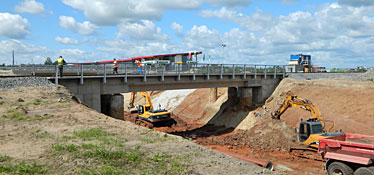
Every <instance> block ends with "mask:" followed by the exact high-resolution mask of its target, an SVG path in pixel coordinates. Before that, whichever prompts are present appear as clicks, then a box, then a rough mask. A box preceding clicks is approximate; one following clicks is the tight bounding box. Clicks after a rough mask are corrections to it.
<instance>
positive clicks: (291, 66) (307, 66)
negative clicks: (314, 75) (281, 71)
mask: <svg viewBox="0 0 374 175" xmlns="http://www.w3.org/2000/svg"><path fill="white" fill-rule="evenodd" d="M312 67H313V66H312V56H311V55H303V54H298V55H291V56H290V61H289V62H288V65H287V66H286V72H312V71H313V70H312Z"/></svg>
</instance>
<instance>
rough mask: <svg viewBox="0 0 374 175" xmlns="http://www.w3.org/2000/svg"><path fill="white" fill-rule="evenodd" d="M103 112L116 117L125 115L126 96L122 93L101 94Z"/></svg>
mask: <svg viewBox="0 0 374 175" xmlns="http://www.w3.org/2000/svg"><path fill="white" fill-rule="evenodd" d="M101 112H102V113H103V114H106V115H109V116H111V117H113V118H116V119H123V117H124V97H123V95H121V94H114V95H101Z"/></svg>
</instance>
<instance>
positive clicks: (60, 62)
mask: <svg viewBox="0 0 374 175" xmlns="http://www.w3.org/2000/svg"><path fill="white" fill-rule="evenodd" d="M64 64H66V62H65V60H64V59H63V58H62V56H60V57H59V58H58V59H57V65H58V72H59V75H60V77H62V72H63V71H64Z"/></svg>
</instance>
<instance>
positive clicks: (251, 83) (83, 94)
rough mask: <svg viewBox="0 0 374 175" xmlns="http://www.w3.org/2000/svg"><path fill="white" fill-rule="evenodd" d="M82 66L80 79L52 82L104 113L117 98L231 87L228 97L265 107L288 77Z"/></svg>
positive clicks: (245, 70)
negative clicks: (155, 92)
mask: <svg viewBox="0 0 374 175" xmlns="http://www.w3.org/2000/svg"><path fill="white" fill-rule="evenodd" d="M79 66H80V68H79V71H78V73H77V74H78V76H64V77H58V76H55V77H49V79H50V80H51V81H53V82H55V83H56V84H61V85H63V86H65V87H67V88H68V89H69V90H70V91H71V92H72V93H74V94H75V95H76V96H77V97H78V98H79V99H80V100H81V101H82V102H83V103H84V104H86V105H87V106H89V107H91V108H93V109H95V110H97V111H99V112H104V113H105V111H108V110H110V109H108V106H110V104H108V103H110V101H113V98H117V100H119V99H120V98H118V97H116V96H118V94H120V93H127V92H138V91H154V90H175V89H197V88H217V87H229V97H230V98H235V99H234V100H239V101H244V102H246V103H249V104H252V103H262V102H264V100H265V99H266V98H268V97H269V96H270V95H271V93H272V92H273V90H274V89H275V87H276V86H277V85H278V83H279V82H280V80H281V79H282V78H283V77H284V76H285V74H284V71H283V70H284V68H283V66H277V65H239V64H230V65H228V64H225V65H224V64H199V65H196V64H195V65H163V66H159V67H152V65H143V67H142V72H141V73H140V72H138V71H139V70H138V69H137V67H136V66H134V65H122V67H120V71H119V74H113V73H112V70H111V67H109V66H111V65H109V66H108V67H107V66H106V65H103V67H102V69H95V70H94V71H92V66H91V67H89V66H87V65H79ZM107 70H110V71H107ZM92 72H97V75H93V73H92ZM56 75H57V74H56ZM122 101H123V100H122ZM119 103H120V102H119ZM122 103H123V102H122Z"/></svg>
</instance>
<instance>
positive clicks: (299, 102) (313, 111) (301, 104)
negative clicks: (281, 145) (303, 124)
mask: <svg viewBox="0 0 374 175" xmlns="http://www.w3.org/2000/svg"><path fill="white" fill-rule="evenodd" d="M292 106H294V107H297V108H300V109H303V110H306V111H308V112H309V114H310V116H309V120H308V121H313V122H317V121H319V122H321V124H322V128H323V131H324V132H326V129H325V122H324V120H323V118H322V116H321V113H320V112H319V110H318V108H317V107H316V106H315V105H314V104H312V102H310V101H309V100H305V99H302V98H299V97H297V96H296V95H290V96H288V97H287V98H286V99H285V100H284V101H283V103H282V105H281V106H279V108H278V110H276V111H275V112H274V113H273V114H272V118H273V119H280V117H281V115H282V114H283V113H284V112H285V111H286V110H287V109H288V108H290V107H292Z"/></svg>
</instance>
